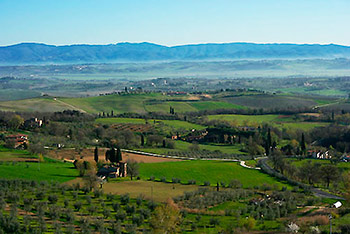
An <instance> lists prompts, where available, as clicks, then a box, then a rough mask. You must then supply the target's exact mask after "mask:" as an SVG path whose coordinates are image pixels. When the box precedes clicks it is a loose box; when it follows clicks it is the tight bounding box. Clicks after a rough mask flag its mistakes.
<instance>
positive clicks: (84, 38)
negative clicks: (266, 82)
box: [0, 0, 350, 46]
mask: <svg viewBox="0 0 350 234" xmlns="http://www.w3.org/2000/svg"><path fill="white" fill-rule="evenodd" d="M349 7H350V2H349V1H347V0H334V1H319V0H308V1H304V0H294V1H289V0H288V1H287V0H286V1H278V0H263V1H261V0H250V1H245V0H234V1H230V0H218V1H212V0H191V1H187V0H177V1H172V0H147V1H144V0H135V1H120V0H117V1H113V0H102V1H94V0H87V1H81V0H76V1H69V0H61V1H46V0H41V1H38V0H33V1H25V0H19V1H10V0H2V1H0V13H1V14H0V27H1V38H0V45H11V44H17V43H21V42H38V43H46V44H53V45H70V44H114V43H117V42H144V41H146V42H152V43H157V44H161V45H168V46H172V45H183V44H198V43H223V42H256V43H298V44H301V43H308V44H315V43H320V44H330V43H334V44H341V45H350V39H349V38H350V32H349V30H347V26H348V25H347V24H348V22H350V15H349V13H348V10H349Z"/></svg>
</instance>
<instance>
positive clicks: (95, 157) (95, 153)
mask: <svg viewBox="0 0 350 234" xmlns="http://www.w3.org/2000/svg"><path fill="white" fill-rule="evenodd" d="M94 159H95V162H96V163H97V162H98V148H97V146H96V148H95V151H94Z"/></svg>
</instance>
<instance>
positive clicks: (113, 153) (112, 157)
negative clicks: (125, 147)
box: [109, 147, 117, 163]
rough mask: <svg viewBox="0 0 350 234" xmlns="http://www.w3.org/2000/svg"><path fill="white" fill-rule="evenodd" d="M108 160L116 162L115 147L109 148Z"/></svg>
mask: <svg viewBox="0 0 350 234" xmlns="http://www.w3.org/2000/svg"><path fill="white" fill-rule="evenodd" d="M109 161H111V162H112V163H115V162H117V156H116V153H115V149H114V148H113V147H112V148H111V151H110V154H109Z"/></svg>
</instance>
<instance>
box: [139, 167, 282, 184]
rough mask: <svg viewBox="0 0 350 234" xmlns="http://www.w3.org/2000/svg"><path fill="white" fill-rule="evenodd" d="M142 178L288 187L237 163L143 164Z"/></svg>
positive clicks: (141, 168)
mask: <svg viewBox="0 0 350 234" xmlns="http://www.w3.org/2000/svg"><path fill="white" fill-rule="evenodd" d="M140 176H141V178H143V179H149V178H150V177H151V176H154V177H155V178H156V179H160V178H161V177H165V178H166V180H167V181H171V179H172V178H179V179H181V181H182V183H187V182H188V181H189V180H196V182H197V184H203V182H204V181H209V182H210V183H211V184H212V185H215V184H216V183H217V182H225V183H226V184H228V183H229V182H230V181H231V180H233V179H237V180H239V181H240V182H241V183H242V185H243V186H244V187H246V188H247V187H254V186H259V185H262V184H264V183H266V184H270V185H273V184H276V185H277V186H279V187H282V186H287V185H286V184H284V183H281V182H278V181H277V180H276V179H275V178H273V177H270V176H268V175H266V174H264V173H262V172H260V171H257V170H253V169H246V168H243V167H241V166H240V165H239V164H238V163H237V162H221V161H180V162H164V163H149V164H146V163H142V164H140Z"/></svg>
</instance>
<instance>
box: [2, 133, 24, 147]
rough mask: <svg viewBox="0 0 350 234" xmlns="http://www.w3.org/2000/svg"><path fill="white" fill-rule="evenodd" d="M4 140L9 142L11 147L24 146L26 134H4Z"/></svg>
mask: <svg viewBox="0 0 350 234" xmlns="http://www.w3.org/2000/svg"><path fill="white" fill-rule="evenodd" d="M6 141H7V142H9V143H10V144H11V145H12V146H13V148H16V149H17V148H26V147H27V146H28V143H29V141H28V136H27V135H24V134H15V135H8V136H6Z"/></svg>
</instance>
